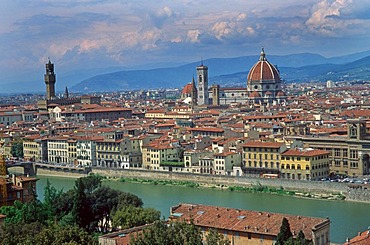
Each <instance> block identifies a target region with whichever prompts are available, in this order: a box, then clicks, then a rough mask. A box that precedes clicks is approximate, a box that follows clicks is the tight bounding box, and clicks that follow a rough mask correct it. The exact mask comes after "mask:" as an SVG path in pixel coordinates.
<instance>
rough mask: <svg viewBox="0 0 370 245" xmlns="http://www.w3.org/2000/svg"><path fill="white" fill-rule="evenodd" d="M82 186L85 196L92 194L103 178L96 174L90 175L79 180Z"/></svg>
mask: <svg viewBox="0 0 370 245" xmlns="http://www.w3.org/2000/svg"><path fill="white" fill-rule="evenodd" d="M79 180H81V181H82V182H83V185H84V191H85V193H86V194H92V193H93V191H94V190H96V189H97V188H99V187H101V184H102V180H103V177H102V176H101V175H98V174H90V175H88V176H86V177H83V178H80V179H79Z"/></svg>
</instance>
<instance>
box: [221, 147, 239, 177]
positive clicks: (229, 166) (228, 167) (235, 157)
mask: <svg viewBox="0 0 370 245" xmlns="http://www.w3.org/2000/svg"><path fill="white" fill-rule="evenodd" d="M241 164H242V161H241V155H240V154H239V153H237V152H232V151H226V152H222V153H217V154H214V173H215V174H216V175H232V174H233V167H234V166H236V167H240V166H241Z"/></svg>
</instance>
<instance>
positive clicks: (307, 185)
mask: <svg viewBox="0 0 370 245" xmlns="http://www.w3.org/2000/svg"><path fill="white" fill-rule="evenodd" d="M14 170H17V172H19V171H21V170H23V169H22V168H19V169H17V168H15V169H14ZM36 172H37V175H45V176H56V177H70V178H79V177H85V176H87V175H88V174H90V173H94V174H100V175H103V176H107V177H113V178H138V179H148V180H171V181H191V182H196V183H200V184H205V185H210V186H222V185H224V186H241V187H251V186H254V185H257V184H261V185H263V186H270V187H276V188H280V187H282V188H284V190H294V191H300V192H306V193H319V194H332V193H340V194H342V195H344V196H345V197H346V200H350V201H359V202H369V203H370V187H369V188H367V187H361V188H349V187H348V184H347V183H338V182H325V181H297V180H286V179H263V178H253V177H244V176H243V177H235V176H220V175H205V174H191V173H178V172H159V171H150V170H139V169H137V170H132V169H130V170H127V169H106V168H92V169H91V172H89V171H79V172H76V171H71V170H67V169H62V170H61V169H53V168H50V169H48V168H37V170H36Z"/></svg>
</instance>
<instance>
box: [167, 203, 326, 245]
mask: <svg viewBox="0 0 370 245" xmlns="http://www.w3.org/2000/svg"><path fill="white" fill-rule="evenodd" d="M284 217H285V218H286V219H287V220H288V221H289V225H290V229H291V231H292V233H293V232H294V234H298V233H299V231H300V230H302V231H303V232H304V234H305V237H306V239H310V240H311V239H312V230H314V229H316V228H318V227H320V226H325V225H329V224H330V220H329V219H324V218H314V217H307V216H298V215H290V214H280V213H270V212H259V211H251V210H240V209H234V208H226V207H216V206H207V205H201V204H179V205H178V206H175V207H172V208H171V216H170V219H178V220H186V221H190V220H193V222H194V224H195V225H196V226H200V227H210V228H216V229H224V230H229V231H238V232H249V233H255V234H265V235H272V236H276V235H277V234H278V233H279V231H280V226H281V223H282V220H283V218H284Z"/></svg>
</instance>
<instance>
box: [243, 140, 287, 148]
mask: <svg viewBox="0 0 370 245" xmlns="http://www.w3.org/2000/svg"><path fill="white" fill-rule="evenodd" d="M283 145H284V143H279V142H262V141H249V142H247V143H245V144H244V145H243V147H257V148H280V147H281V146H283Z"/></svg>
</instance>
